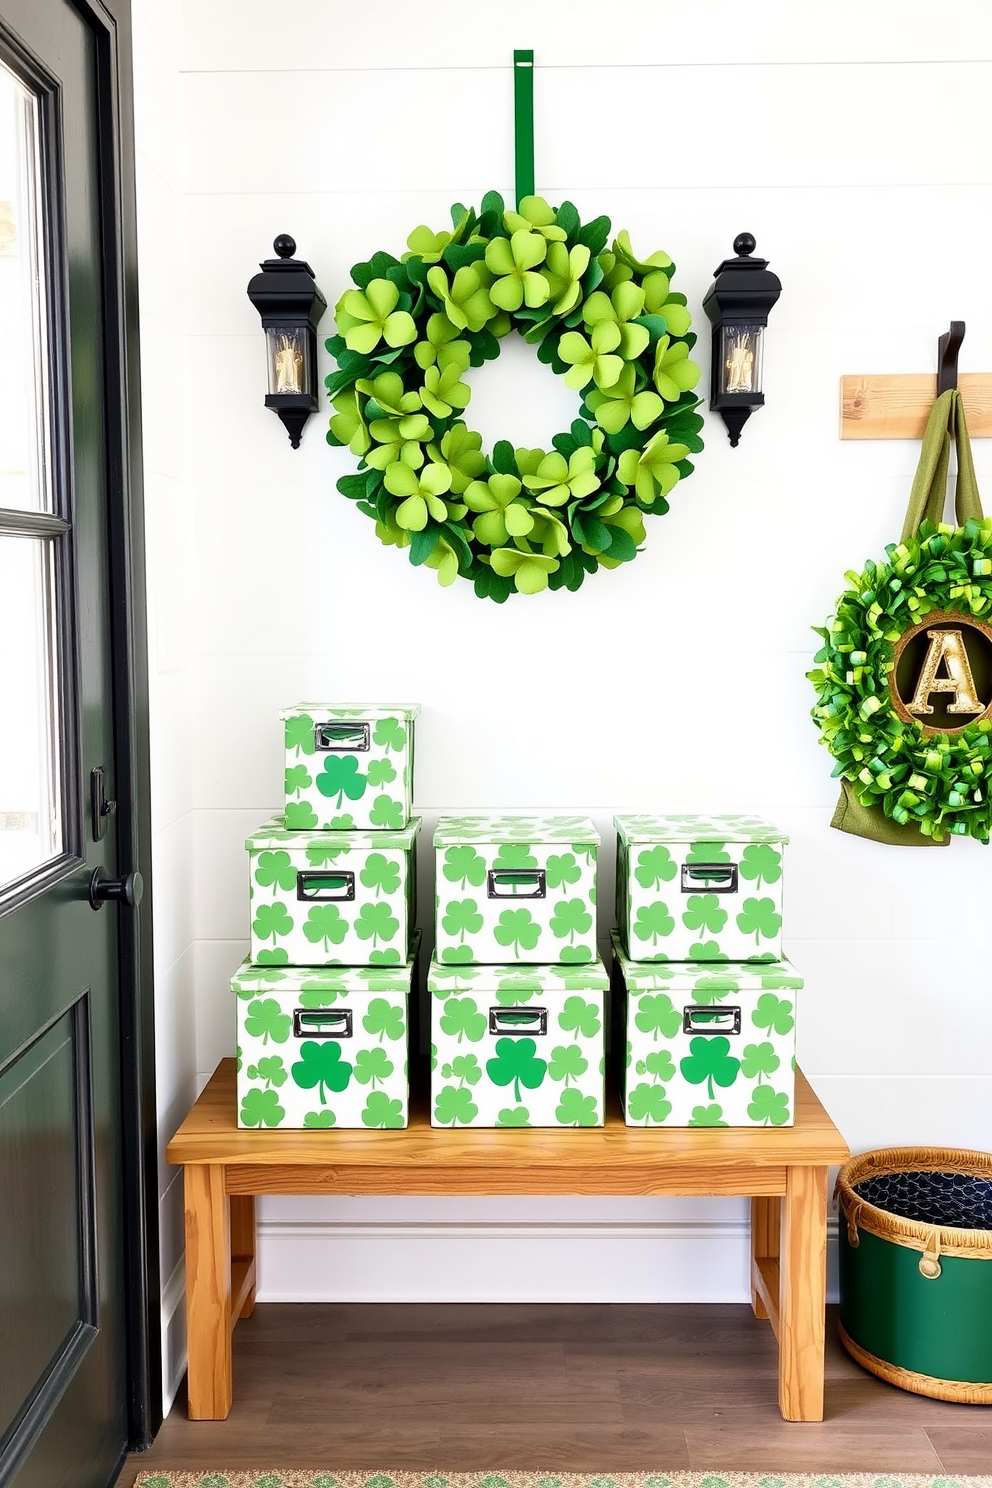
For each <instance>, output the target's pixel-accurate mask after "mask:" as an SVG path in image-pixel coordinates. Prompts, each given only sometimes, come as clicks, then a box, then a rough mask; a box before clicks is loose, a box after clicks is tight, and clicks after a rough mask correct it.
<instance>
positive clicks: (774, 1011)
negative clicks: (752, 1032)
mask: <svg viewBox="0 0 992 1488" xmlns="http://www.w3.org/2000/svg"><path fill="white" fill-rule="evenodd" d="M751 1022H752V1023H753V1024H754V1026H755V1028H767V1029H768V1031H769V1033H777V1034H779V1035H782V1034H786V1033H791V1032H792V1029H793V1028H794V1027H795V1022H796V1020H795V1019H794V1018H793V1016H792V1003H791V1002H789V1001H788V1000H787V999H786V998H784V997H776V996H775V994H774V992H762V994H761V996H760V997H759V998H758V1002H757V1006H756V1007H755V1009H754V1011H753V1012H752V1014H751Z"/></svg>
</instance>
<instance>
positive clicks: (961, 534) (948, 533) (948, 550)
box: [807, 519, 992, 843]
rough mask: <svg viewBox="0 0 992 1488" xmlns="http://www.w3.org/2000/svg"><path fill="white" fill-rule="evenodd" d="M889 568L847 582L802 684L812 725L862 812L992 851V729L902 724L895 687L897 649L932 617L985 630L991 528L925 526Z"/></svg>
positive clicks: (891, 551)
mask: <svg viewBox="0 0 992 1488" xmlns="http://www.w3.org/2000/svg"><path fill="white" fill-rule="evenodd" d="M885 551H886V554H887V556H888V562H887V563H879V564H876V563H872V562H869V563H868V564H867V565H866V567H865V570H864V572H863V573H861V574H856V573H848V574H847V575H846V576H845V577H846V578H847V579H848V581H849V583H850V584H851V586H852V587H851V588H850V589H847V590H845V591H844V593H843V594H842V595H841V597H840V599H839V600H838V603H837V613H836V615H835V616H833V617H832V619H831V620H830V621H829V622H828V625H827V627H826V628H825V629H821V628H819V627H814V629H815V630H816V633H817V635H819V636H821V637H822V638H823V642H824V644H823V647H822V648H821V650H820V651H818V652H817V654H816V656H815V658H814V661H815V662H816V663H817V669H816V670H814V671H811V672H809V673H807V675H808V677H809V679H810V681H811V682H812V683H813V685H814V687H815V689H816V692H817V699H818V701H817V704H816V706H815V707H814V709H813V713H812V716H813V718H814V720H815V722H816V723H817V725H818V726H819V728H820V730H821V733H822V739H821V742H822V743H824V744H825V745H826V746H827V748H828V749H829V750H830V753H831V754H832V755H833V756H834V758H835V759H836V761H837V763H836V766H835V768H834V772H833V773H834V775H835V776H841V777H842V778H843V779H845V780H848V781H850V782H851V785H852V787H853V789H854V792H855V794H856V796H857V798H858V800H859V801H860V802H861V804H862V805H864V806H880V807H881V809H882V811H883V812H884V814H885V815H886V816H887V817H891V818H892V820H893V821H896V822H898V823H899V824H900V825H901V826H913V827H916V828H917V829H918V830H919V831H920V833H921V834H922V835H923V836H924V837H933V838H938V839H939V838H943V837H944V835H945V833H947V832H952V833H954V834H956V835H958V836H969V835H970V836H972V837H976V838H977V839H978V840H979V841H980V842H985V843H987V842H988V840H989V829H990V826H992V802H990V799H989V791H988V786H987V783H986V781H987V777H988V773H989V766H990V763H992V719H989V718H987V717H984V716H983V717H982V718H979V719H976V720H975V721H974V722H972V723H969V724H967V725H966V726H965V727H963V728H960V729H957V730H955V731H954V732H947V733H938V732H933V731H931V730H928V729H926V728H925V727H924V726H923V725H922V724H920V723H917V722H915V721H914V722H907V721H906V719H904V718H903V717H901V716H900V714H899V713H898V712H897V710H896V707H895V705H894V703H893V700H892V688H891V686H890V677H891V674H892V669H893V666H894V665H895V661H896V651H895V647H896V644H897V642H898V641H899V640H900V638H901V637H902V636H903V635H904V634H905V633H906V632H907V631H908V630H911V629H912V628H913V627H914V626H917V625H919V623H920V622H921V621H922V620H924V619H925V618H926V616H927V615H929V614H931V613H933V614H934V615H935V617H936V616H937V615H943V612H956V613H958V614H960V615H961V616H962V618H966V617H967V616H969V615H971V616H974V617H975V618H976V620H981V621H983V623H984V621H987V620H988V619H989V617H990V614H992V520H984V521H977V520H974V519H972V520H970V521H968V522H966V523H965V524H964V526H963V527H960V528H954V527H949V526H945V525H944V524H941V525H939V526H935V525H933V524H932V523H931V522H927V521H924V522H923V523H922V524H921V526H920V529H919V532H918V533H917V534H916V535H915V536H911V537H908V538H904V540H903V541H902V542H900V543H898V544H896V543H892V544H890V545H889V546H888V547H887V548H886V550H885Z"/></svg>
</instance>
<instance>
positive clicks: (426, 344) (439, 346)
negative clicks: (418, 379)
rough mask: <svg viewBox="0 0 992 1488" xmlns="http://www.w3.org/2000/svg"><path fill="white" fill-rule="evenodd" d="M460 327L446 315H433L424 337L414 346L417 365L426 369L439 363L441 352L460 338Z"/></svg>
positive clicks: (425, 329)
mask: <svg viewBox="0 0 992 1488" xmlns="http://www.w3.org/2000/svg"><path fill="white" fill-rule="evenodd" d="M458 336H459V332H458V327H457V326H453V325H452V324H451V321H450V320H449V319H448V317H447V316H446V315H438V314H435V315H432V316H431V318H430V320H428V322H427V325H426V327H425V328H424V339H423V341H418V342H417V344H416V346H415V347H414V348H413V354H414V356H415V357H416V359H417V366H418V367H420V368H422V369H423V370H424V371H426V370H427V368H428V367H433V366H435V365H436V364H437V361H438V358H439V357H440V355H441V352H442V351H443V350H444V348H445V347H446V346H450V345H451V343H452V342H453V341H456V340H458Z"/></svg>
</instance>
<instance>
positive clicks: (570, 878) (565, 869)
mask: <svg viewBox="0 0 992 1488" xmlns="http://www.w3.org/2000/svg"><path fill="white" fill-rule="evenodd" d="M544 877H545V882H546V883H547V886H548V888H549V889H560V888H562V886H563V885H564V884H573V883H578V881H579V879H580V878H581V877H582V869H581V868H580V867H579V865H578V863H577V862H576V861H575V854H574V853H552V854H551V856H550V857H549V858H548V861H547V864H546V866H545V870H544Z"/></svg>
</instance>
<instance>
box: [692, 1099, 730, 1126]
mask: <svg viewBox="0 0 992 1488" xmlns="http://www.w3.org/2000/svg"><path fill="white" fill-rule="evenodd" d="M689 1125H690V1126H726V1125H727V1123H726V1122H725V1121H724V1119H723V1107H722V1106H720V1105H716V1104H714V1105H710V1106H693V1108H692V1115H691V1116H690V1118H689Z"/></svg>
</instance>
